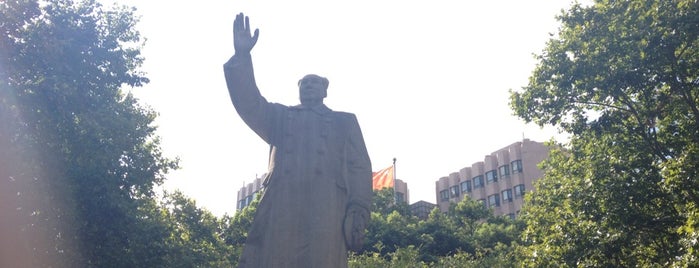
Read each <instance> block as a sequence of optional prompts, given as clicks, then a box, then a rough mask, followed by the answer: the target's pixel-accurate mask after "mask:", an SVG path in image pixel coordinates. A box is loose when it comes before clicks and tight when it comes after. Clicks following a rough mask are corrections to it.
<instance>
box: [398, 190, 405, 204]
mask: <svg viewBox="0 0 699 268" xmlns="http://www.w3.org/2000/svg"><path fill="white" fill-rule="evenodd" d="M396 202H399V203H406V202H405V196H404V195H403V193H401V192H396Z"/></svg>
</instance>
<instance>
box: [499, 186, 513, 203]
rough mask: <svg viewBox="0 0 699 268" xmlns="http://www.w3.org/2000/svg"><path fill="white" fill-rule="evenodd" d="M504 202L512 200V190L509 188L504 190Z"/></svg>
mask: <svg viewBox="0 0 699 268" xmlns="http://www.w3.org/2000/svg"><path fill="white" fill-rule="evenodd" d="M501 194H502V202H512V190H510V189H507V190H504V191H502V193H501Z"/></svg>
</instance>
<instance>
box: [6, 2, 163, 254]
mask: <svg viewBox="0 0 699 268" xmlns="http://www.w3.org/2000/svg"><path fill="white" fill-rule="evenodd" d="M133 11H134V10H133V9H131V8H127V7H114V8H111V9H105V8H103V7H102V6H101V5H100V4H99V3H97V2H96V1H94V0H85V1H79V2H74V1H70V0H56V1H46V2H44V1H31V0H23V1H3V2H0V17H2V22H0V32H1V33H2V35H0V120H1V121H0V145H2V149H0V160H1V162H0V189H2V190H0V191H1V192H0V199H2V200H0V201H1V203H2V207H0V208H1V209H2V215H3V217H2V219H0V221H2V222H0V223H1V225H2V226H3V228H2V231H0V232H3V233H2V235H3V237H4V238H3V239H2V240H3V242H0V243H2V247H1V248H2V252H1V253H0V263H1V264H2V265H0V266H10V267H17V266H24V267H30V266H31V267H42V266H59V267H86V266H88V267H89V266H99V267H158V266H160V265H162V263H163V262H164V260H163V259H162V258H163V257H162V256H164V255H165V254H162V253H164V252H165V251H166V250H167V249H166V248H164V247H163V244H162V241H164V240H165V239H166V238H167V237H168V235H169V234H168V232H167V229H166V228H167V227H166V225H164V224H163V221H162V218H159V217H158V215H159V214H158V213H157V212H158V210H157V204H156V203H155V201H154V193H153V187H154V186H156V185H160V184H161V183H162V181H163V179H164V174H165V173H166V172H167V171H168V170H169V169H172V168H176V161H172V160H169V159H166V158H164V157H163V156H162V154H161V152H160V148H159V141H158V138H157V137H156V136H155V135H154V131H155V127H153V126H152V122H153V119H154V118H155V113H154V112H152V111H150V110H148V109H145V108H143V107H142V106H140V105H139V104H138V101H137V100H136V99H135V98H134V97H133V96H131V95H130V94H124V92H123V91H121V88H122V86H130V87H138V86H141V85H142V84H144V83H146V82H148V79H147V78H146V77H145V76H144V74H143V73H141V72H140V71H139V70H138V68H139V66H140V65H141V63H142V61H143V58H142V57H141V56H140V48H141V45H142V40H141V37H140V35H139V33H138V32H137V31H135V30H134V25H135V24H136V22H137V18H136V17H135V16H134V14H133ZM153 213H155V214H153ZM8 238H9V239H8ZM16 241H20V242H19V243H18V244H17V245H14V244H13V245H12V246H11V245H6V244H5V243H7V242H11V243H14V242H16ZM5 262H10V263H5Z"/></svg>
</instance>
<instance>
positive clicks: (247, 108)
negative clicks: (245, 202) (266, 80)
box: [224, 13, 373, 268]
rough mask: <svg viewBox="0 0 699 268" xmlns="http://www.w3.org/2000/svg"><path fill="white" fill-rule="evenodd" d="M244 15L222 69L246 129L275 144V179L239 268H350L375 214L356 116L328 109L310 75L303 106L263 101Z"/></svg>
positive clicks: (302, 84) (323, 84)
mask: <svg viewBox="0 0 699 268" xmlns="http://www.w3.org/2000/svg"><path fill="white" fill-rule="evenodd" d="M258 36H259V30H257V29H256V30H255V32H254V35H251V33H250V22H249V18H248V17H246V16H244V14H243V13H240V14H238V15H237V16H236V18H235V22H234V24H233V43H234V48H235V53H234V55H233V57H231V59H230V60H229V61H228V62H226V64H224V73H225V77H226V85H227V86H228V91H229V93H230V97H231V101H232V102H233V106H235V109H236V111H237V112H238V114H239V115H240V117H241V118H242V119H243V121H244V122H245V123H246V124H247V125H248V126H249V127H250V128H251V129H252V130H253V131H254V132H255V133H256V134H257V135H259V136H260V137H261V138H262V139H263V140H264V141H265V142H267V143H268V144H270V160H269V173H268V175H267V177H266V178H265V182H264V185H265V191H264V194H263V196H262V200H261V201H260V203H259V205H258V207H257V213H256V215H255V218H254V221H253V225H252V228H251V230H250V232H249V233H248V238H247V241H246V243H245V247H244V248H243V253H242V255H241V258H240V261H239V265H238V267H254V268H260V267H304V268H306V267H323V268H324V267H347V251H348V250H355V251H356V250H358V249H360V248H361V247H362V243H363V239H364V231H365V229H366V225H367V223H368V220H369V217H370V214H369V209H370V206H371V197H372V194H373V192H372V189H371V176H372V174H371V162H370V160H369V155H368V153H367V150H366V147H365V145H364V138H363V137H362V132H361V129H360V128H359V123H358V122H357V119H356V117H355V115H354V114H351V113H344V112H336V111H332V110H330V109H329V108H328V107H327V106H325V105H324V104H323V99H324V98H325V97H326V96H327V89H328V83H329V82H328V79H326V78H323V77H320V76H318V75H313V74H311V75H306V76H304V77H303V78H302V79H301V80H300V81H299V82H298V87H299V95H300V100H301V104H299V105H296V106H285V105H281V104H277V103H270V102H267V100H266V99H265V98H264V97H262V95H261V94H260V92H259V90H258V88H257V85H256V83H255V77H254V73H253V67H252V58H251V55H250V51H251V50H252V48H253V47H254V46H255V44H256V43H257V39H258Z"/></svg>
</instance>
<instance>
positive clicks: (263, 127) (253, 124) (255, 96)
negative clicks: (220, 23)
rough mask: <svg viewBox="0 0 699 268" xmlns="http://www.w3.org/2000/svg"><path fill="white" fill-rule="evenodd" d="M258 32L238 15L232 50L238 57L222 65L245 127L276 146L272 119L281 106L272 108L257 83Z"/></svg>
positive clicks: (244, 17)
mask: <svg viewBox="0 0 699 268" xmlns="http://www.w3.org/2000/svg"><path fill="white" fill-rule="evenodd" d="M258 35H259V30H257V29H255V34H254V35H251V34H250V18H248V17H246V16H245V15H244V14H243V13H239V14H238V15H237V16H236V17H235V21H234V22H233V47H234V48H235V54H234V55H233V57H231V58H230V59H229V60H228V62H226V64H224V65H223V72H224V75H225V77H226V86H227V87H228V93H229V95H230V97H231V102H232V103H233V106H234V107H235V110H236V111H237V112H238V114H239V115H240V117H241V118H242V119H243V121H245V123H246V124H247V125H248V126H249V127H250V128H251V129H252V130H253V131H255V133H257V135H259V136H260V137H261V138H262V139H263V140H264V141H265V142H267V143H269V144H272V143H273V140H272V139H273V132H274V129H273V126H272V125H271V121H272V120H270V118H272V117H275V115H278V114H279V110H280V109H281V108H280V107H279V105H272V104H270V103H268V102H267V100H266V99H265V98H264V97H262V95H261V94H260V90H259V89H258V88H257V83H256V82H255V73H254V71H253V68H252V56H251V55H250V50H252V48H253V47H254V46H255V44H256V43H257V37H258Z"/></svg>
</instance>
